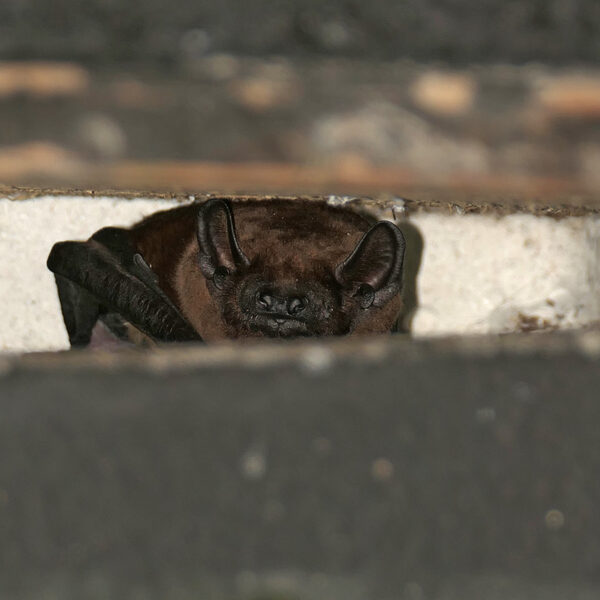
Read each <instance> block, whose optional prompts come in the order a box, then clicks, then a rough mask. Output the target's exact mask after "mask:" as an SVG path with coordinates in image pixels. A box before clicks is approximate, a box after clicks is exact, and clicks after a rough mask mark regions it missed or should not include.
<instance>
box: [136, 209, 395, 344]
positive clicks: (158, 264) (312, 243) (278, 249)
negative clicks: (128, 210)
mask: <svg viewBox="0 0 600 600" xmlns="http://www.w3.org/2000/svg"><path fill="white" fill-rule="evenodd" d="M229 205H230V207H231V209H232V212H233V217H234V221H235V227H236V231H237V238H238V240H239V245H240V247H241V248H242V250H243V252H244V254H245V255H246V256H247V257H248V258H249V259H250V260H251V261H252V262H254V263H255V264H258V263H257V261H259V264H260V268H261V272H262V273H264V274H266V276H270V277H273V278H276V279H277V280H278V281H280V282H283V283H289V284H290V285H297V284H298V283H302V282H314V285H319V286H324V287H325V288H331V283H330V281H329V280H330V279H331V277H332V273H333V270H334V269H335V267H336V266H337V265H338V264H340V263H341V262H342V261H343V260H344V259H345V258H346V257H347V256H348V255H349V254H351V253H352V251H353V250H354V248H355V247H356V245H357V243H358V241H359V240H360V239H361V237H362V236H363V235H364V233H365V232H366V231H368V230H369V228H370V226H371V224H372V223H370V222H369V221H367V220H366V219H365V218H363V217H362V216H360V215H358V214H356V213H354V212H352V211H350V210H347V209H343V208H339V207H331V206H328V205H326V204H317V203H315V202H310V201H292V200H261V201H257V200H237V201H235V200H233V201H232V200H230V201H229ZM199 206H200V205H199V204H192V205H186V206H183V207H178V208H175V209H171V210H168V211H164V212H160V213H157V214H154V215H152V216H150V217H148V218H147V219H145V220H144V221H142V222H141V223H139V224H138V225H136V226H134V227H133V228H132V239H133V242H134V244H135V245H136V247H137V249H138V251H139V252H140V254H141V255H142V256H143V257H144V259H145V260H146V262H147V263H148V264H149V265H150V267H151V268H152V270H153V271H154V272H155V273H156V274H157V276H158V278H159V284H160V286H161V288H162V289H163V290H164V291H165V293H166V294H167V295H168V296H169V297H170V298H171V300H172V301H173V302H174V303H175V304H176V305H177V306H178V307H179V308H180V310H181V312H182V313H183V315H184V316H185V317H186V318H187V319H188V321H189V322H190V323H191V324H192V326H193V327H194V328H195V329H196V330H197V331H198V333H199V334H200V335H201V336H202V338H203V339H205V340H206V341H213V340H220V339H224V338H237V337H241V336H243V337H248V336H252V335H253V334H252V332H250V331H243V332H242V331H236V330H232V329H231V327H228V326H227V325H226V323H225V321H224V319H223V318H222V314H223V312H226V311H227V310H239V308H236V307H232V306H229V307H227V306H218V305H217V303H216V302H215V300H214V299H213V296H212V295H211V293H210V290H209V288H210V285H211V284H210V283H207V280H206V279H205V278H204V276H203V275H202V273H201V271H200V269H199V266H198V252H199V248H198V242H197V239H196V222H197V214H198V210H199ZM401 302H402V301H401V298H400V295H399V294H398V295H397V296H395V297H394V298H392V299H391V300H390V301H389V302H387V303H386V304H385V305H384V306H382V307H381V308H376V307H373V308H372V309H370V310H368V311H363V312H364V313H365V314H361V313H360V312H359V313H358V314H356V315H353V318H352V319H351V321H352V322H351V323H350V325H349V330H348V333H351V334H359V333H383V332H388V331H390V329H391V327H392V326H393V324H394V322H395V319H396V318H397V315H398V313H399V312H400V309H401ZM330 333H331V332H329V331H323V332H322V334H323V335H328V334H330Z"/></svg>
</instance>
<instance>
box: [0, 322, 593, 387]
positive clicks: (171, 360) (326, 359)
mask: <svg viewBox="0 0 600 600" xmlns="http://www.w3.org/2000/svg"><path fill="white" fill-rule="evenodd" d="M560 354H571V355H574V356H579V357H581V358H583V359H588V360H592V361H598V360H600V327H594V328H589V329H585V330H573V331H562V332H539V333H534V334H530V333H529V334H527V333H523V334H509V335H493V336H467V337H448V338H436V339H428V340H427V339H425V340H423V339H421V340H412V339H411V338H409V337H408V336H406V335H392V336H372V337H362V338H358V337H357V338H340V339H322V340H318V341H304V340H299V341H292V342H277V341H265V342H260V343H256V342H252V343H250V342H245V343H236V342H226V343H217V344H207V345H204V344H177V345H173V346H169V345H163V346H157V347H156V348H153V349H131V350H130V349H125V350H119V351H103V350H70V351H63V352H43V353H35V352H34V353H27V354H14V355H9V354H7V355H4V356H0V381H1V380H2V378H3V377H6V376H8V375H10V374H11V373H13V372H15V371H23V370H26V371H47V370H55V369H64V370H67V371H69V370H82V369H85V370H92V371H105V372H114V373H117V372H122V371H128V370H134V371H142V372H147V373H154V374H163V373H172V372H181V371H192V370H194V371H195V370H203V369H214V368H224V367H232V366H236V367H241V368H245V369H250V370H252V369H263V368H269V367H275V366H281V365H291V366H299V367H301V368H302V369H304V370H305V371H306V372H308V373H310V372H321V371H326V370H327V369H328V368H329V367H331V366H332V365H333V364H335V363H347V364H350V365H351V364H365V363H375V362H379V361H381V360H382V359H385V358H392V359H396V360H401V361H403V362H406V361H411V362H412V361H414V362H422V361H426V360H428V359H429V358H430V357H432V356H438V357H442V356H448V355H453V356H455V357H458V358H461V359H463V360H469V359H471V358H473V357H499V356H516V357H518V356H523V357H531V356H556V355H560Z"/></svg>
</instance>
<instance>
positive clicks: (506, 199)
mask: <svg viewBox="0 0 600 600" xmlns="http://www.w3.org/2000/svg"><path fill="white" fill-rule="evenodd" d="M44 196H72V197H74V198H76V197H78V198H96V197H104V198H106V197H109V198H118V199H123V200H133V199H139V198H145V199H150V200H157V201H159V200H176V201H179V202H188V201H190V200H206V199H208V198H212V197H215V196H223V197H228V198H232V199H234V198H235V199H265V200H267V199H272V198H282V199H302V200H309V201H315V202H319V201H320V202H322V201H327V202H329V203H332V204H344V205H346V206H348V205H350V206H352V208H355V209H357V210H368V211H371V212H373V211H374V212H377V213H381V212H385V211H391V215H392V216H393V218H396V219H398V218H402V217H407V216H410V215H412V214H415V213H419V212H434V213H443V214H449V215H467V214H485V215H493V216H494V215H495V216H505V215H510V214H531V215H534V216H545V217H551V218H554V219H563V218H567V217H585V216H590V215H598V214H600V196H597V195H591V194H589V193H576V192H573V193H572V194H571V193H569V194H559V193H556V194H549V195H548V196H547V197H545V198H544V199H540V198H538V197H535V196H530V195H528V194H526V193H515V192H511V191H510V189H507V190H506V191H504V192H502V191H500V192H491V191H490V190H486V189H479V188H478V187H477V186H474V187H473V188H471V189H465V190H463V191H457V190H449V189H443V188H437V187H416V188H412V187H411V188H408V189H407V196H410V197H405V196H402V197H401V196H398V195H394V194H389V193H388V194H377V195H374V196H362V195H361V196H354V195H339V194H320V195H317V194H315V195H307V194H273V193H268V194H229V193H227V194H225V193H219V192H216V191H201V192H192V191H181V190H178V191H172V192H165V191H151V190H129V189H101V188H98V189H76V188H68V189H65V188H42V187H40V188H34V187H16V186H7V185H2V184H0V197H4V198H6V199H8V200H11V201H26V200H34V199H37V198H41V197H44Z"/></svg>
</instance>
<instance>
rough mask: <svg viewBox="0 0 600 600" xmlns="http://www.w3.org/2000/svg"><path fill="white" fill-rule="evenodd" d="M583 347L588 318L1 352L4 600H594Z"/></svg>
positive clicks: (588, 384) (590, 394)
mask: <svg viewBox="0 0 600 600" xmlns="http://www.w3.org/2000/svg"><path fill="white" fill-rule="evenodd" d="M184 350H185V351H184ZM257 350H258V351H257ZM265 351H266V355H267V356H270V358H268V359H266V360H265ZM185 356H187V357H188V360H187V362H182V361H185V359H184V357H185ZM219 356H220V358H218V357H219ZM253 356H254V357H255V358H252V357H253ZM261 356H262V360H261V359H260V357H261ZM215 357H217V358H215ZM599 357H600V338H599V337H598V333H597V332H594V331H589V332H587V333H585V334H583V333H580V334H577V335H574V334H573V335H565V334H556V333H555V334H551V335H548V334H539V335H530V336H514V337H513V336H506V337H504V338H502V339H501V341H500V344H498V340H497V339H494V340H486V339H483V338H478V339H477V340H471V341H467V340H462V341H455V342H452V341H444V342H441V341H440V342H409V341H408V340H406V341H402V340H401V339H399V338H395V339H394V338H379V339H377V340H364V341H356V342H354V343H352V344H350V343H348V341H345V342H338V343H336V344H333V345H330V344H273V345H265V344H262V345H260V348H258V347H255V346H254V347H253V346H246V347H243V346H239V345H238V346H234V345H232V346H229V347H221V346H215V347H213V348H208V347H205V348H196V349H194V348H186V349H184V348H181V349H178V350H174V351H171V350H161V351H158V352H154V353H147V352H142V353H140V352H133V353H126V354H120V353H117V354H115V353H113V354H95V353H90V352H74V353H68V354H65V355H60V354H59V355H56V354H55V355H30V356H27V357H24V358H5V359H3V360H2V363H0V364H1V366H2V368H1V370H2V372H3V375H2V376H1V377H0V404H1V408H0V412H1V414H2V415H3V418H2V419H1V420H0V456H1V457H2V458H1V459H0V482H1V483H0V593H1V594H2V597H6V598H11V599H12V598H14V599H15V600H25V599H27V600H29V599H31V600H33V599H34V598H40V597H44V598H47V599H48V600H55V599H56V600H58V599H60V600H70V599H73V600H74V599H78V600H79V599H84V600H86V599H88V598H89V599H99V598H105V597H138V596H139V597H144V598H157V599H158V598H165V597H169V598H181V599H191V598H199V597H202V598H204V597H210V598H214V599H215V600H221V599H223V600H224V599H229V600H238V599H239V600H258V599H259V598H260V599H275V598H277V599H280V600H288V599H289V600H297V599H303V600H305V599H306V600H313V599H315V600H316V599H323V598H327V599H328V600H338V599H339V600H342V599H344V600H346V599H357V600H358V599H360V600H371V599H373V600H375V599H386V600H387V599H390V600H391V599H392V598H399V597H400V598H407V599H415V598H431V599H436V600H458V599H459V598H460V599H462V600H480V599H482V598H485V599H486V600H488V599H501V598H502V599H504V598H508V597H510V598H512V599H514V600H530V599H534V600H538V599H539V600H542V599H544V600H558V599H561V600H562V599H563V598H565V597H569V598H577V599H586V600H587V599H591V598H595V597H597V596H598V594H599V593H600V588H599V587H598V584H597V580H596V575H597V570H598V565H600V552H599V550H598V544H597V539H598V535H599V534H600V521H599V519H598V513H597V511H596V510H595V508H594V507H595V506H597V505H598V502H599V501H600V491H599V488H598V486H597V485H596V483H595V482H596V480H597V473H598V470H599V469H600V459H599V455H598V452H597V448H598V447H599V444H600V439H599V435H598V428H597V426H596V424H597V422H598V420H599V419H600V412H599V411H600V405H599V404H598V402H597V389H598V384H599V383H600V380H599V378H600V375H599V374H600V370H599V369H598V360H599Z"/></svg>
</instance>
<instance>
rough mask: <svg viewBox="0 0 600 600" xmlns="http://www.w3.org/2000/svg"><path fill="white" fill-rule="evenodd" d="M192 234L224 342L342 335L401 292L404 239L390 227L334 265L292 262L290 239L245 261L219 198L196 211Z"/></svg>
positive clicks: (375, 231)
mask: <svg viewBox="0 0 600 600" xmlns="http://www.w3.org/2000/svg"><path fill="white" fill-rule="evenodd" d="M197 235H198V245H199V251H200V252H199V262H200V270H201V272H202V274H203V276H204V277H205V279H206V281H207V287H208V290H209V292H210V294H211V296H212V297H213V299H214V301H215V304H216V305H217V306H218V307H219V308H220V310H221V316H222V319H223V321H224V324H225V326H226V328H227V330H228V331H229V334H230V335H231V337H257V336H267V337H286V338H289V337H298V336H323V335H344V334H347V333H351V332H352V331H354V330H356V329H357V325H358V324H360V323H365V322H367V321H368V320H369V318H370V317H372V316H373V315H377V314H383V313H384V309H385V307H386V306H387V305H388V304H389V303H390V302H391V300H392V299H393V298H395V297H397V296H398V294H399V292H400V289H401V281H402V260H403V256H404V238H403V236H402V233H401V232H400V230H399V229H398V228H397V227H396V226H395V225H393V224H392V223H389V222H379V223H377V224H376V225H374V226H373V227H371V229H369V230H368V231H367V232H366V233H364V235H363V236H362V239H360V241H358V243H357V245H356V247H355V248H354V250H353V251H352V252H351V253H350V254H349V255H347V256H345V257H343V258H342V259H341V260H337V261H335V262H334V263H330V262H329V261H328V260H325V259H323V257H321V258H317V257H314V256H313V257H311V256H298V254H299V253H298V252H294V251H290V247H293V240H292V241H290V243H289V244H288V245H287V247H283V245H281V244H280V245H279V248H272V247H271V248H266V249H265V251H261V252H259V253H258V255H257V256H252V257H251V258H249V257H248V256H246V254H245V253H244V251H243V249H242V247H241V246H240V242H239V240H238V236H237V234H236V229H235V223H234V219H233V214H232V212H231V209H230V207H229V205H228V203H227V202H226V201H224V200H220V199H214V200H210V201H208V202H206V203H205V204H203V205H202V206H201V207H200V210H199V215H198V230H197ZM338 254H339V251H338ZM282 257H284V258H282ZM286 257H287V258H286ZM388 312H389V311H388ZM388 320H389V319H388ZM391 325H392V323H388V324H387V330H389V328H390V327H391ZM364 330H365V328H364V327H363V331H364ZM367 330H368V329H367Z"/></svg>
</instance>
